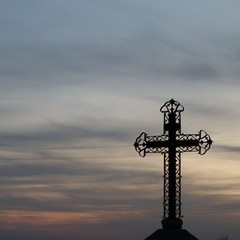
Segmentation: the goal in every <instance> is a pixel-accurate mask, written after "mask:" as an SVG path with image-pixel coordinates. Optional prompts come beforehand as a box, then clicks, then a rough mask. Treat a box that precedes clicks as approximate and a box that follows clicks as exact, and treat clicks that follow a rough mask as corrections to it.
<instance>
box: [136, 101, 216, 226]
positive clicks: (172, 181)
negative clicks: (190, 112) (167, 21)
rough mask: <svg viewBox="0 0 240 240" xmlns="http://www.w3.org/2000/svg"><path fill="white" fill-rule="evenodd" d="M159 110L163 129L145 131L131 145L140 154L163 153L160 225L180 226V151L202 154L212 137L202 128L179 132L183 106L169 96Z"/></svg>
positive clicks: (209, 145) (142, 155)
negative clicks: (153, 133) (151, 132)
mask: <svg viewBox="0 0 240 240" xmlns="http://www.w3.org/2000/svg"><path fill="white" fill-rule="evenodd" d="M160 111H161V112H162V113H163V114H164V133H163V134H162V135H157V136H148V135H147V134H146V133H145V132H143V133H141V135H140V136H139V137H138V138H137V139H136V141H135V143H134V147H135V149H136V151H137V152H138V153H139V155H140V156H141V157H145V156H146V153H162V154H164V202H163V206H164V216H163V220H162V225H163V228H181V227H182V220H181V218H182V215H181V204H182V203H181V153H183V152H198V153H199V154H201V155H203V154H205V153H206V152H207V151H208V150H209V149H210V147H211V144H212V140H211V138H210V136H209V135H208V134H207V133H206V132H205V131H203V130H200V131H199V133H198V134H182V133H181V112H182V111H184V108H183V106H182V105H181V104H180V103H179V102H177V101H175V100H173V99H171V100H170V101H168V102H166V103H165V104H164V105H163V106H162V107H161V108H160Z"/></svg>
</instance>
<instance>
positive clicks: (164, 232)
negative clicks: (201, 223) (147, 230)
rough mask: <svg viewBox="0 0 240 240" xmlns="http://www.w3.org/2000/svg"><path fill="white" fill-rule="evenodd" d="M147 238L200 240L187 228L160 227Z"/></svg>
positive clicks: (153, 239) (155, 239) (147, 239)
mask: <svg viewBox="0 0 240 240" xmlns="http://www.w3.org/2000/svg"><path fill="white" fill-rule="evenodd" d="M145 240H199V239H198V238H196V237H194V236H193V235H192V234H191V233H189V232H188V231H187V230H185V229H158V230H157V231H155V232H154V233H153V234H151V235H150V236H149V237H147V238H145Z"/></svg>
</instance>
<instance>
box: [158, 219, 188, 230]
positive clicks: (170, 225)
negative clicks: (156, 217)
mask: <svg viewBox="0 0 240 240" xmlns="http://www.w3.org/2000/svg"><path fill="white" fill-rule="evenodd" d="M182 225H183V221H182V220H181V219H180V218H164V219H163V220H162V227H163V229H181V228H182Z"/></svg>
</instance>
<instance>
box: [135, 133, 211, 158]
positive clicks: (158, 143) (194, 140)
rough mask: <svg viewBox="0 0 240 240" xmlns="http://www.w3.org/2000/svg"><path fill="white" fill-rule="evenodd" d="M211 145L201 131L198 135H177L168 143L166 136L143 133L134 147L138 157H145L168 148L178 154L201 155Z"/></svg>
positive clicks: (206, 135)
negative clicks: (171, 148)
mask: <svg viewBox="0 0 240 240" xmlns="http://www.w3.org/2000/svg"><path fill="white" fill-rule="evenodd" d="M211 144H212V140H211V139H210V136H209V135H208V134H207V133H206V132H205V131H203V130H201V131H200V132H199V133H198V134H179V135H177V136H176V140H174V141H169V139H168V136H166V135H159V136H148V135H147V134H146V133H144V132H143V133H141V135H140V136H139V137H138V138H137V139H136V142H135V143H134V146H135V149H136V151H137V152H138V153H139V155H140V156H141V157H145V155H146V153H165V152H166V151H167V150H168V148H169V147H170V146H173V147H175V148H176V149H177V151H178V152H198V153H199V154H201V155H203V154H204V153H206V151H207V150H208V149H209V148H210V146H211Z"/></svg>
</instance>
